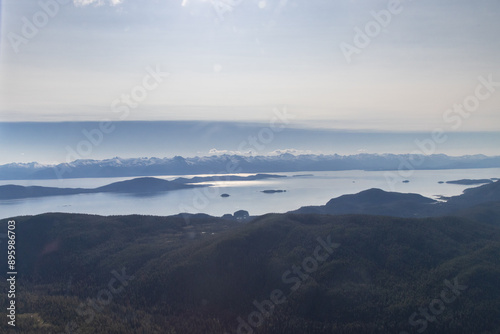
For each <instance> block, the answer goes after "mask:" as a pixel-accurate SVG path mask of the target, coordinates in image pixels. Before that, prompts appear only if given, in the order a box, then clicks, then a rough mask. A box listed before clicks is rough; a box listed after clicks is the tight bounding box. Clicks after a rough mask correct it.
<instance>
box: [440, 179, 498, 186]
mask: <svg viewBox="0 0 500 334" xmlns="http://www.w3.org/2000/svg"><path fill="white" fill-rule="evenodd" d="M492 182H493V181H492V180H491V179H476V180H474V179H462V180H454V181H446V183H449V184H461V185H465V186H470V185H475V184H486V183H492Z"/></svg>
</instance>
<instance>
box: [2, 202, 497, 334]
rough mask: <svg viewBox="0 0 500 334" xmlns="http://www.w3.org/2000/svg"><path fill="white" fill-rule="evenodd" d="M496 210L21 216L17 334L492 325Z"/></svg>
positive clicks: (436, 329)
mask: <svg viewBox="0 0 500 334" xmlns="http://www.w3.org/2000/svg"><path fill="white" fill-rule="evenodd" d="M499 212H500V204H498V203H497V204H492V203H490V204H488V205H487V206H486V205H483V206H478V207H475V208H473V209H470V210H468V211H467V212H461V213H460V216H461V217H453V216H450V217H438V218H425V219H407V218H391V217H381V216H367V215H366V216H365V215H344V216H329V215H319V214H284V215H265V216H262V217H258V218H256V219H254V220H253V221H252V222H249V223H240V222H235V221H227V220H223V219H219V218H214V217H210V216H206V215H196V216H186V217H183V216H174V217H150V216H111V217H101V216H89V215H74V214H44V215H39V216H30V217H18V218H15V220H16V234H17V249H18V259H17V261H18V273H19V274H18V282H17V284H18V295H17V296H16V300H17V302H18V305H17V306H18V308H17V314H18V318H17V327H16V332H19V333H42V334H43V333H179V334H180V333H221V334H222V333H265V334H268V333H269V334H270V333H276V334H281V333H283V334H285V333H287V334H289V333H401V332H402V333H421V332H424V331H425V332H426V333H495V330H496V329H497V328H499V327H500V215H499V214H498V213H499ZM6 223H7V220H3V221H1V223H0V228H2V230H6ZM0 247H2V249H5V248H6V243H2V244H0ZM0 261H1V262H0V263H1V264H2V268H5V265H6V263H5V262H6V259H5V257H2V258H1V259H0ZM0 284H1V287H2V289H3V290H4V291H5V290H6V289H7V284H6V282H5V281H2V283H0ZM1 298H2V303H3V304H4V305H5V302H4V300H6V298H5V293H4V294H2V297H1ZM4 309H5V308H4ZM2 312H5V311H2ZM2 317H4V318H5V315H3V316H2ZM2 326H4V324H2ZM2 328H5V327H2ZM6 332H8V331H6ZM12 332H13V333H14V331H12Z"/></svg>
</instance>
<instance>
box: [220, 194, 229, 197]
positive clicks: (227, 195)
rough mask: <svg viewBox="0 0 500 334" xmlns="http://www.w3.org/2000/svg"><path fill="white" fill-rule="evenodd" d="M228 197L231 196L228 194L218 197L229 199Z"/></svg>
mask: <svg viewBox="0 0 500 334" xmlns="http://www.w3.org/2000/svg"><path fill="white" fill-rule="evenodd" d="M229 196H231V195H229V194H222V195H220V197H224V198H226V197H229Z"/></svg>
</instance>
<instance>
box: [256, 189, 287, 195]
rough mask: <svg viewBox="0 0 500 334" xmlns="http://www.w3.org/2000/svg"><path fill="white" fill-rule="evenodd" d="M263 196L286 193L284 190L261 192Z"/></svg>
mask: <svg viewBox="0 0 500 334" xmlns="http://www.w3.org/2000/svg"><path fill="white" fill-rule="evenodd" d="M261 192H263V193H264V194H276V193H286V190H262V191H261Z"/></svg>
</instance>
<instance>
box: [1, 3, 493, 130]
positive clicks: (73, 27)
mask: <svg viewBox="0 0 500 334" xmlns="http://www.w3.org/2000/svg"><path fill="white" fill-rule="evenodd" d="M59 2H61V3H63V4H59ZM59 2H58V1H57V0H41V1H33V0H3V1H2V3H1V11H2V17H1V24H2V26H1V36H2V40H1V63H0V64H1V67H0V74H1V83H0V98H1V105H0V108H1V109H0V112H1V114H0V121H4V122H5V121H7V122H12V121H79V120H86V121H87V120H95V121H98V120H101V119H104V118H108V119H112V120H222V121H224V120H231V121H232V120H252V121H264V122H267V121H268V120H269V119H270V118H271V117H272V115H273V112H272V109H273V107H275V106H287V107H288V110H289V111H290V112H291V113H293V114H294V115H295V116H296V119H295V122H303V121H308V122H309V123H308V124H311V125H315V126H321V127H335V128H348V129H372V130H390V131H405V130H419V131H430V130H432V129H433V128H435V127H442V128H445V129H446V130H449V131H498V130H500V112H499V111H500V85H499V86H497V87H495V86H493V87H489V88H490V91H488V87H482V88H480V90H479V92H480V94H482V95H481V96H482V97H483V98H482V99H481V100H480V101H479V100H478V99H476V102H477V101H479V103H478V105H477V106H476V105H475V104H474V103H475V101H474V98H473V96H474V94H476V87H477V86H478V85H480V84H481V81H480V80H479V79H478V78H479V77H480V76H481V77H483V78H484V80H486V81H488V80H490V81H494V82H500V62H499V61H498V59H500V39H499V38H498V34H499V32H500V20H499V17H500V1H498V0H483V1H480V2H474V1H470V0H443V1H436V0H413V1H402V2H401V4H400V5H399V6H396V5H390V3H391V1H379V0H369V1H368V0H366V1H363V0H349V1H347V0H288V1H287V0H267V1H258V0H242V1H239V0H211V1H209V0H206V1H202V0H161V1H160V0H156V1H155V0H140V1H139V0H121V1H119V0H75V1H74V2H71V1H67V0H59ZM41 4H46V5H44V6H42V5H41ZM54 4H57V6H56V5H54ZM43 7H45V9H44V8H43ZM388 8H390V9H391V10H392V13H391V12H390V11H388ZM381 11H383V12H381ZM373 12H377V13H380V14H379V21H380V22H381V23H377V21H375V18H374V15H373ZM388 13H389V16H388V15H387V14H388ZM33 28H34V29H33ZM357 28H359V29H360V30H364V31H368V32H369V35H371V37H370V36H367V37H366V36H364V39H363V37H359V36H357V38H356V34H357V31H359V30H356V29H357ZM367 29H368V30H367ZM367 39H368V40H367ZM347 45H349V46H347ZM342 48H343V49H344V53H345V50H350V52H351V54H350V55H349V57H346V56H345V54H344V53H343V52H342ZM354 48H356V50H355V51H353V50H354ZM347 58H350V62H349V61H348V59H347ZM155 70H157V71H159V72H168V73H169V75H168V76H165V75H160V76H158V75H157V76H156V78H157V79H156V80H155V79H154V77H151V76H150V74H149V73H150V72H151V71H155ZM148 76H149V77H148ZM489 76H490V78H489ZM144 82H145V83H144ZM132 93H134V94H135V95H134V94H132ZM131 94H132V97H131V100H128V102H124V101H125V100H124V99H123V96H126V95H129V96H130V95H131ZM486 95H488V96H487V97H485V96H486ZM134 96H135V98H134ZM471 97H472V98H471ZM464 102H467V103H469V104H470V105H471V107H470V109H471V110H472V111H471V112H463V113H462V114H459V113H457V112H453V111H449V112H448V114H447V113H446V110H447V109H448V108H451V107H453V105H454V104H462V103H464ZM126 103H128V106H127V104H126ZM112 105H113V106H114V109H113V107H112ZM120 107H121V108H122V109H119V108H120ZM123 108H126V109H128V111H127V112H126V113H125V112H124V109H123ZM120 110H121V111H120ZM443 115H444V116H445V119H444V118H443Z"/></svg>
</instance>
